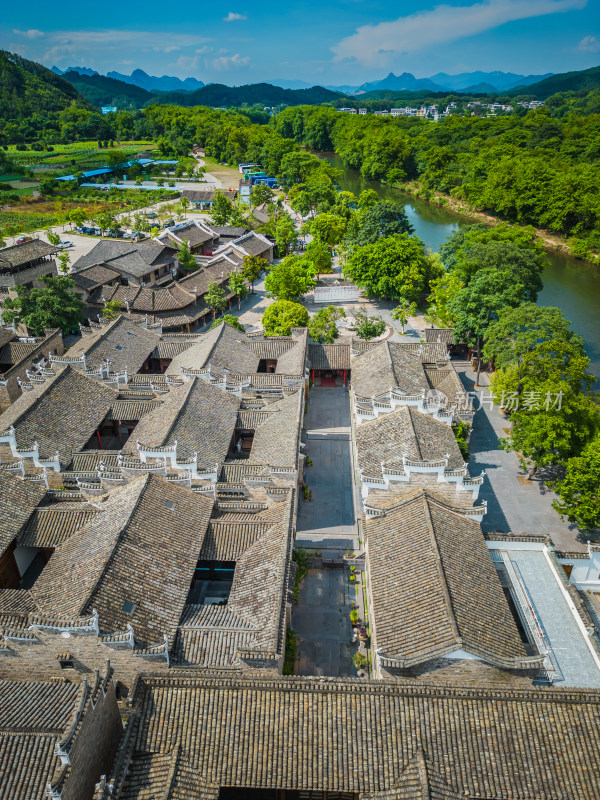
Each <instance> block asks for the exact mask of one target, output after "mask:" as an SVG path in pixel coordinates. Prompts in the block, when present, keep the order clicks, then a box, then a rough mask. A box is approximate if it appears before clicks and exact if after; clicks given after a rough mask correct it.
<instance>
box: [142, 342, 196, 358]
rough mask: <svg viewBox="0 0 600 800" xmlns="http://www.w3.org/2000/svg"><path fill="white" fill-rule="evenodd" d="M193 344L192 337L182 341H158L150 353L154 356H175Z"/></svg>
mask: <svg viewBox="0 0 600 800" xmlns="http://www.w3.org/2000/svg"><path fill="white" fill-rule="evenodd" d="M193 344H194V339H185V340H184V341H182V342H164V341H159V342H158V343H157V345H156V347H155V349H154V352H153V353H152V355H153V356H154V358H171V359H172V358H175V356H178V355H179V354H180V353H183V352H184V351H185V350H189V348H190V347H191V346H192V345H193Z"/></svg>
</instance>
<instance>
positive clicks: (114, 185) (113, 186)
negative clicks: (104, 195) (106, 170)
mask: <svg viewBox="0 0 600 800" xmlns="http://www.w3.org/2000/svg"><path fill="white" fill-rule="evenodd" d="M80 186H81V187H82V188H83V189H132V190H135V191H142V192H160V191H161V190H162V191H163V192H164V191H166V192H178V191H180V190H179V189H174V188H173V187H172V186H170V187H169V186H148V185H147V184H143V185H142V186H132V185H131V184H128V185H127V186H122V185H120V184H118V183H81V184H80Z"/></svg>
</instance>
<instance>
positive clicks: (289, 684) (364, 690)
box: [138, 667, 600, 707]
mask: <svg viewBox="0 0 600 800" xmlns="http://www.w3.org/2000/svg"><path fill="white" fill-rule="evenodd" d="M160 686H169V687H172V686H180V687H184V686H187V687H190V688H193V687H199V688H211V687H215V688H229V689H239V690H240V691H242V690H244V689H255V690H260V691H265V692H270V691H273V690H275V691H279V690H281V691H290V692H296V691H297V692H310V693H315V694H317V693H323V692H342V693H344V694H346V693H355V694H386V695H387V694H392V695H394V694H399V695H406V696H412V697H440V698H446V697H447V698H454V699H464V700H469V699H479V700H485V701H488V702H490V703H492V704H495V703H496V702H497V701H498V700H512V701H515V702H519V701H520V702H531V701H534V702H543V703H546V702H553V703H576V704H581V703H585V704H588V705H597V706H599V707H600V692H598V690H597V689H581V688H577V689H572V688H565V689H561V688H556V687H554V686H548V687H546V686H536V687H516V686H512V685H511V686H507V687H506V688H505V687H498V686H494V685H491V684H489V685H484V686H482V685H472V686H471V685H468V684H465V685H462V684H456V683H445V682H441V681H440V682H438V681H436V682H435V683H434V682H433V681H432V682H427V681H425V680H424V679H422V678H420V679H419V680H416V679H410V678H383V679H378V680H376V681H368V682H365V681H364V680H363V679H360V678H339V677H333V676H332V677H325V676H319V678H318V679H317V680H315V678H314V677H311V676H300V675H277V676H273V677H263V676H253V677H245V676H244V675H241V674H231V675H229V674H224V673H223V672H221V671H220V670H218V669H213V670H211V669H206V670H203V671H202V673H201V674H200V673H198V672H197V671H196V670H194V669H193V668H183V667H178V668H177V670H176V671H173V672H171V673H169V674H168V675H159V674H156V673H154V674H153V673H151V672H142V673H140V675H139V685H138V690H139V691H140V692H141V693H142V694H143V692H144V690H145V689H150V688H152V687H160Z"/></svg>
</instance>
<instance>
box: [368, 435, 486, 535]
mask: <svg viewBox="0 0 600 800" xmlns="http://www.w3.org/2000/svg"><path fill="white" fill-rule="evenodd" d="M363 424H369V423H363ZM421 495H423V496H424V497H425V498H426V500H427V502H429V503H435V505H437V506H439V507H440V508H443V509H444V511H451V512H452V513H453V514H456V515H457V516H459V517H461V518H463V519H464V516H465V515H464V508H463V507H462V506H461V507H460V508H459V507H457V506H453V505H451V504H450V503H448V502H447V501H446V500H442V498H441V497H438V496H437V495H436V494H435V492H434V491H432V490H431V489H427V488H425V487H423V486H418V487H416V488H415V489H414V490H413V491H411V492H407V493H405V494H400V495H397V496H396V495H394V496H393V498H392V499H393V500H394V501H396V502H394V504H393V505H387V504H386V505H385V506H381V507H384V508H385V510H386V512H387V513H388V514H390V513H392V512H394V511H397V510H398V509H400V508H402V506H405V505H407V504H408V503H412V502H414V501H415V500H416V499H417V498H419V497H420V496H421ZM476 508H477V506H476Z"/></svg>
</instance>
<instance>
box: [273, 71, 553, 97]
mask: <svg viewBox="0 0 600 800" xmlns="http://www.w3.org/2000/svg"><path fill="white" fill-rule="evenodd" d="M552 74H553V73H551V72H547V73H546V74H544V75H519V74H517V73H515V72H499V71H494V72H481V71H477V72H462V73H460V74H459V75H448V74H447V73H446V72H438V73H437V75H432V76H431V77H430V78H415V76H414V75H412V74H411V73H410V72H403V73H402V74H401V75H394V73H393V72H390V74H389V75H387V76H386V77H385V78H383V79H382V80H378V81H370V82H368V83H363V84H361V85H360V86H352V85H348V84H345V85H343V86H330V85H329V84H327V85H326V86H325V88H326V89H331V90H332V91H334V92H341V93H342V94H346V95H361V94H365V93H366V92H376V91H394V92H422V91H429V92H461V93H465V94H493V93H496V92H505V91H507V90H509V89H513V88H515V87H516V86H529V85H530V84H532V83H537V82H538V81H541V80H544V79H545V78H549V77H550V76H551V75H552ZM270 83H272V84H274V85H275V86H281V87H282V88H284V89H305V88H308V86H310V84H308V83H306V82H305V81H301V80H286V79H277V80H272V81H270Z"/></svg>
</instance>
